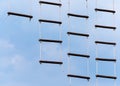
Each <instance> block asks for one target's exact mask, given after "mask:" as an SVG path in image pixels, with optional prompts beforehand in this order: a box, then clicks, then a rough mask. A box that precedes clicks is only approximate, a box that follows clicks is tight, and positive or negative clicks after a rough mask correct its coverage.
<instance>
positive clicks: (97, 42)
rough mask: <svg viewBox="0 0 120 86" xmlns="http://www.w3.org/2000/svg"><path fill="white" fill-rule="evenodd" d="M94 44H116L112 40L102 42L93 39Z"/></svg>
mask: <svg viewBox="0 0 120 86" xmlns="http://www.w3.org/2000/svg"><path fill="white" fill-rule="evenodd" d="M95 43H96V44H108V45H116V43H113V42H103V41H95Z"/></svg>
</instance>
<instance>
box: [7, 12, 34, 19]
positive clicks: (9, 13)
mask: <svg viewBox="0 0 120 86" xmlns="http://www.w3.org/2000/svg"><path fill="white" fill-rule="evenodd" d="M8 15H15V16H21V17H27V18H30V19H31V18H33V16H31V15H27V14H20V13H14V12H8Z"/></svg>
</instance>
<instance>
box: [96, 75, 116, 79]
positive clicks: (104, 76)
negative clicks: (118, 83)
mask: <svg viewBox="0 0 120 86" xmlns="http://www.w3.org/2000/svg"><path fill="white" fill-rule="evenodd" d="M96 77H99V78H109V79H117V77H116V76H106V75H96Z"/></svg>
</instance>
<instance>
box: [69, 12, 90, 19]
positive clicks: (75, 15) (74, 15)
mask: <svg viewBox="0 0 120 86" xmlns="http://www.w3.org/2000/svg"><path fill="white" fill-rule="evenodd" d="M67 15H68V16H73V17H80V18H89V16H86V15H78V14H72V13H68V14H67Z"/></svg>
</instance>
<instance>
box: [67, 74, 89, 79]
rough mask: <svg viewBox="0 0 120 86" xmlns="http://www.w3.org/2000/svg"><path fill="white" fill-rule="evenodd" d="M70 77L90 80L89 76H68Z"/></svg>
mask: <svg viewBox="0 0 120 86" xmlns="http://www.w3.org/2000/svg"><path fill="white" fill-rule="evenodd" d="M67 76H68V77H73V78H81V79H88V80H89V79H90V77H88V76H81V75H73V74H68V75H67Z"/></svg>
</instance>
